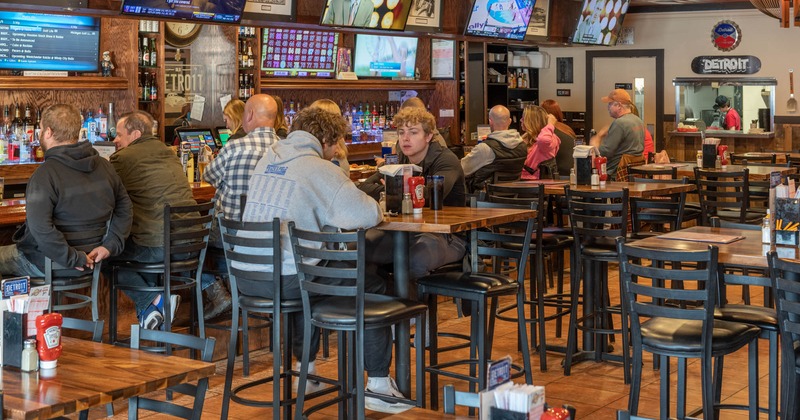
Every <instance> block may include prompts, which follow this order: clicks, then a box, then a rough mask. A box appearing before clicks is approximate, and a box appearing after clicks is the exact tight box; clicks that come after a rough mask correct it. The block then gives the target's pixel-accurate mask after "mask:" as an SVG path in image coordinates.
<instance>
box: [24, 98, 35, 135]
mask: <svg viewBox="0 0 800 420" xmlns="http://www.w3.org/2000/svg"><path fill="white" fill-rule="evenodd" d="M33 123H34V121H33V118H31V106H30V105H26V106H25V117H23V118H22V131H23V132H25V135H26V136H28V139H30V140H32V139H33Z"/></svg>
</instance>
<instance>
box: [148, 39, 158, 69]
mask: <svg viewBox="0 0 800 420" xmlns="http://www.w3.org/2000/svg"><path fill="white" fill-rule="evenodd" d="M156 50H158V48H156V40H155V38H150V65H151V66H153V67H155V66H157V65H158V61H157V60H156V58H157V57H158V56H157V54H156Z"/></svg>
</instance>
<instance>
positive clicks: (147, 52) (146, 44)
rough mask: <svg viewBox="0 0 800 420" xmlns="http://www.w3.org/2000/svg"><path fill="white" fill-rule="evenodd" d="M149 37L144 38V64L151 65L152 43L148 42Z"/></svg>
mask: <svg viewBox="0 0 800 420" xmlns="http://www.w3.org/2000/svg"><path fill="white" fill-rule="evenodd" d="M147 40H148V38H147V37H144V38H142V65H143V66H149V65H150V43H149V42H147Z"/></svg>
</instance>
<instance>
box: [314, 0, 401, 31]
mask: <svg viewBox="0 0 800 420" xmlns="http://www.w3.org/2000/svg"><path fill="white" fill-rule="evenodd" d="M354 1H355V0H327V2H326V4H325V10H324V11H323V13H322V17H321V18H320V25H324V26H339V27H354V28H375V29H387V30H394V31H402V30H403V29H405V27H406V21H407V20H408V12H409V11H410V10H411V1H412V0H360V1H359V3H358V5H357V6H356V9H355V10H351V8H350V7H351V4H352V3H351V2H354Z"/></svg>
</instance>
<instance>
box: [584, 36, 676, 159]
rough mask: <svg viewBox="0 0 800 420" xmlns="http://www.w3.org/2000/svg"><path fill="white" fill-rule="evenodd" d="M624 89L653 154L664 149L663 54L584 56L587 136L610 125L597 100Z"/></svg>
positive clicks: (628, 52) (592, 53) (631, 52)
mask: <svg viewBox="0 0 800 420" xmlns="http://www.w3.org/2000/svg"><path fill="white" fill-rule="evenodd" d="M618 85H619V86H624V88H625V90H627V91H628V94H630V95H631V98H632V99H633V101H634V103H635V104H636V105H637V107H638V108H639V111H640V116H641V118H642V120H643V121H644V123H645V127H647V128H649V129H651V134H652V135H653V140H654V141H655V143H656V151H658V150H660V149H663V148H664V133H663V132H664V50H618V51H587V52H586V93H587V94H586V124H587V127H586V132H587V133H588V132H589V130H591V129H592V128H594V129H595V130H599V129H600V128H602V127H606V126H608V125H610V124H611V122H612V119H611V117H610V116H609V115H608V111H607V109H606V104H604V103H602V102H601V101H600V98H602V97H603V96H606V95H608V93H609V92H611V91H612V90H614V89H615V86H618Z"/></svg>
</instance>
